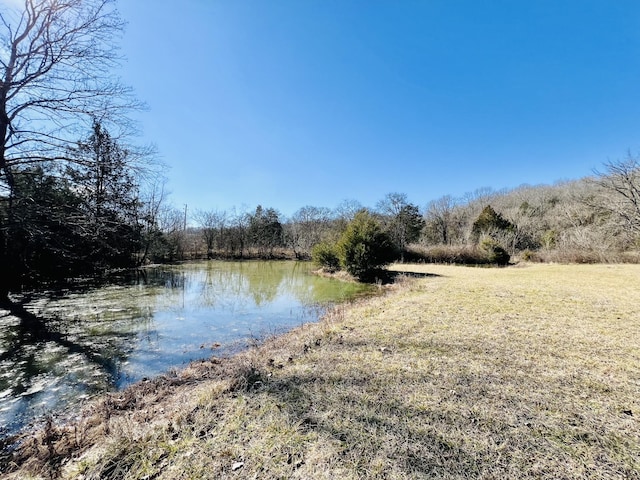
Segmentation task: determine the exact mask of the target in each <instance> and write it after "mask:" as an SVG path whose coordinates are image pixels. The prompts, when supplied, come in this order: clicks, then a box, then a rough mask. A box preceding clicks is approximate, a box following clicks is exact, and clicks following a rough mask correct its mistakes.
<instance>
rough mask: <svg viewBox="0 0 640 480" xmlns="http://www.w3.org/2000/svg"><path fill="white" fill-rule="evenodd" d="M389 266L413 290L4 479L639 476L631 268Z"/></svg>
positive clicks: (112, 414)
mask: <svg viewBox="0 0 640 480" xmlns="http://www.w3.org/2000/svg"><path fill="white" fill-rule="evenodd" d="M394 269H398V270H400V269H405V270H409V269H411V270H412V271H414V273H416V274H418V275H419V277H421V278H416V279H412V280H411V281H409V282H403V283H402V284H401V285H396V286H392V287H390V288H389V289H388V290H387V291H388V294H387V295H381V296H375V297H371V298H367V299H360V300H356V301H355V302H354V303H353V304H351V305H340V306H337V307H336V308H335V309H334V310H332V311H331V312H330V313H329V314H328V315H326V316H325V317H324V318H323V319H322V320H321V321H320V322H318V323H312V324H306V325H303V326H301V327H298V328H297V329H295V330H293V331H291V332H289V333H286V334H284V335H280V336H276V337H273V338H269V339H267V340H266V341H265V342H264V343H263V344H262V345H260V346H258V347H256V348H253V349H250V350H247V351H245V352H241V353H240V354H238V355H237V356H234V357H230V358H228V359H224V360H219V361H213V362H211V361H209V362H200V363H196V364H192V365H189V366H188V367H187V368H186V369H185V370H183V371H180V372H178V373H177V374H176V375H175V377H172V378H164V379H162V381H160V380H158V379H156V380H150V381H148V382H146V383H144V384H141V385H138V386H137V388H136V389H132V390H130V391H129V392H128V393H127V394H126V395H124V394H122V395H121V396H117V395H114V396H111V397H109V399H105V400H104V401H103V402H102V403H96V404H95V406H94V408H95V409H94V410H93V412H92V413H93V417H87V418H85V419H84V420H82V421H81V424H80V425H79V428H76V429H75V431H74V430H73V428H72V426H68V427H67V431H66V434H65V435H63V434H62V433H63V432H59V431H55V432H49V434H50V435H49V436H50V438H49V440H47V437H46V436H45V435H44V433H46V432H43V435H41V437H40V438H38V439H37V441H36V440H31V444H30V445H26V444H25V448H31V451H30V452H27V451H26V450H25V451H24V453H25V454H27V455H25V457H24V458H23V459H22V463H21V468H20V469H19V470H16V471H14V472H12V473H11V474H9V475H8V476H7V477H6V478H9V479H13V478H25V476H26V475H32V476H34V477H35V478H49V477H53V478H122V477H123V476H125V475H126V477H127V478H132V479H143V478H150V477H153V478H158V479H164V478H214V477H215V478H247V477H248V478H251V477H252V476H253V477H257V478H338V477H339V478H346V479H356V478H423V477H424V476H430V477H434V478H443V477H447V478H479V477H491V478H507V477H509V478H516V479H518V478H580V477H592V478H603V477H612V478H615V477H620V478H624V477H626V478H638V471H640V460H639V459H638V458H637V455H636V453H637V451H640V422H639V420H638V418H639V416H640V403H639V402H640V400H638V391H637V380H638V379H640V370H639V367H638V365H639V363H638V360H640V346H639V345H637V342H635V341H634V338H635V337H634V332H636V333H637V331H638V329H639V328H640V315H639V314H640V311H639V310H638V306H637V303H636V301H635V298H637V293H638V285H639V284H640V283H639V281H640V268H639V267H638V266H631V265H580V266H566V265H521V266H519V267H518V268H512V269H476V268H471V269H469V268H465V267H452V266H435V265H424V266H407V265H405V266H396V267H394ZM74 442H75V443H74ZM27 443H29V442H27ZM65 449H66V450H65Z"/></svg>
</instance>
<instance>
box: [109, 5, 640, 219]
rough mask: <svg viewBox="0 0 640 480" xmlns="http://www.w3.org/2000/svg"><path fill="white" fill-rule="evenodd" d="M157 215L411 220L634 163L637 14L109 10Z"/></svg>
mask: <svg viewBox="0 0 640 480" xmlns="http://www.w3.org/2000/svg"><path fill="white" fill-rule="evenodd" d="M119 10H120V12H121V14H122V16H123V17H124V19H125V20H127V21H128V27H127V31H126V34H125V37H124V39H123V41H122V53H123V54H124V55H125V56H126V57H127V58H128V61H127V63H126V64H125V65H124V66H123V70H122V72H121V76H122V78H123V80H124V82H125V83H128V84H129V85H131V86H132V87H133V88H134V90H135V91H136V94H137V96H138V97H139V98H140V99H141V100H143V101H145V102H146V103H147V104H148V106H149V109H148V111H146V112H144V113H141V114H140V115H137V118H138V120H139V121H140V126H141V128H142V130H143V132H144V136H143V137H142V139H141V140H143V141H145V142H152V143H154V144H155V145H156V146H157V149H158V152H159V154H160V156H161V158H162V160H163V161H164V162H165V163H166V164H167V166H168V169H167V177H168V179H169V183H168V189H169V190H170V191H171V192H172V194H171V197H170V201H171V202H172V203H174V204H176V206H183V205H184V204H188V205H189V209H190V210H194V209H203V210H213V209H218V210H227V209H230V208H231V207H232V206H238V207H240V206H241V205H242V204H244V205H246V206H248V207H249V208H250V209H253V208H255V206H256V205H257V204H262V205H263V206H266V207H274V208H276V209H278V210H279V211H280V212H282V213H283V214H284V215H290V214H292V213H293V212H294V211H295V210H297V209H298V208H300V207H302V206H305V205H314V206H325V207H330V208H333V207H335V206H336V205H337V204H339V203H340V202H341V201H342V200H344V199H355V200H358V201H360V202H361V203H362V204H363V205H365V206H373V205H375V203H376V202H377V201H378V200H380V199H382V198H383V197H384V195H385V194H387V193H389V192H400V193H405V194H407V196H408V199H409V200H410V201H411V202H413V203H415V204H417V205H419V206H420V207H423V206H424V205H426V204H427V203H428V202H429V201H430V200H433V199H436V198H438V197H441V196H443V195H453V196H462V195H463V194H464V193H465V192H470V191H473V190H475V189H477V188H480V187H492V188H494V189H501V188H512V187H516V186H518V185H520V184H525V183H526V184H540V183H553V182H555V181H558V180H565V179H576V178H581V177H584V176H587V175H590V174H591V173H592V170H593V169H594V168H599V167H601V166H602V163H603V162H605V161H607V160H613V159H618V158H622V157H624V156H625V155H626V153H627V151H629V150H630V151H631V152H633V153H640V151H639V149H640V115H639V114H640V2H638V1H637V0H633V1H625V0H616V1H611V0H601V1H590V0H579V1H570V0H566V1H562V0H553V1H546V0H535V1H530V0H529V1H517V0H509V1H506V0H504V1H502V0H492V1H487V2H480V1H477V0H457V1H456V0H422V1H411V0H403V1H391V0H388V1H382V0H369V1H355V0H353V1H349V0H269V1H266V0H261V1H249V0H182V1H180V2H176V1H174V0H153V1H151V0H120V2H119Z"/></svg>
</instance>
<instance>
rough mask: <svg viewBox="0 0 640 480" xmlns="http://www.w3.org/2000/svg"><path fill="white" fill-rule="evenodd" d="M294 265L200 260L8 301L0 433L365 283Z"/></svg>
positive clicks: (302, 313) (1, 354)
mask: <svg viewBox="0 0 640 480" xmlns="http://www.w3.org/2000/svg"><path fill="white" fill-rule="evenodd" d="M309 270H310V266H309V265H308V264H304V263H296V262H216V261H210V262H201V263H192V264H186V265H180V266H166V267H157V268H150V269H145V270H143V271H140V272H136V274H134V275H132V276H130V277H128V278H119V279H118V282H117V283H114V284H110V285H106V286H102V287H92V288H83V289H74V290H70V289H67V290H63V291H60V290H58V291H55V292H39V293H35V292H32V293H31V294H29V295H25V296H24V297H23V298H21V299H18V301H19V303H20V305H21V306H20V308H22V310H21V311H13V312H8V311H3V310H0V428H2V429H3V430H0V435H6V434H8V433H11V432H13V431H15V430H16V429H18V428H21V427H22V426H24V425H25V424H26V423H28V422H30V421H32V419H34V418H35V417H37V416H39V415H41V414H42V413H45V412H48V411H60V410H63V409H67V410H68V409H71V408H73V407H76V406H77V404H78V403H80V402H82V401H83V400H84V399H86V398H88V397H90V396H92V395H95V394H96V393H97V392H101V391H105V390H110V389H114V388H121V387H123V386H126V385H127V384H129V383H132V382H135V381H137V380H140V379H142V378H143V377H151V376H154V375H158V374H160V373H162V372H164V371H166V370H168V369H170V368H171V367H175V366H180V365H183V364H184V363H186V362H189V361H191V360H194V359H198V358H205V357H209V356H210V355H211V354H216V355H224V354H229V353H232V352H234V351H236V350H237V349H238V348H242V347H243V346H244V345H245V344H246V340H247V339H248V338H249V337H255V336H261V335H262V334H264V333H275V332H278V331H282V330H286V329H288V328H291V327H293V326H297V325H299V324H301V323H304V322H308V321H314V320H316V319H317V316H318V315H319V314H320V313H321V309H319V308H318V307H317V305H326V304H327V303H329V302H335V301H342V300H345V299H348V298H350V297H353V296H355V295H358V294H360V293H363V292H365V291H366V290H367V288H368V287H366V286H363V285H355V284H349V283H344V282H338V281H334V280H330V279H326V278H320V277H317V276H313V275H309Z"/></svg>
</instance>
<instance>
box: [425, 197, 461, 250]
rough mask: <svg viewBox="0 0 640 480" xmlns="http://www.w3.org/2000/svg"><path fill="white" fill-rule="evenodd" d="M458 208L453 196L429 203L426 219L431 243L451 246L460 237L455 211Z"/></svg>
mask: <svg viewBox="0 0 640 480" xmlns="http://www.w3.org/2000/svg"><path fill="white" fill-rule="evenodd" d="M457 206H458V202H457V201H456V200H455V199H454V198H453V197H452V196H451V195H445V196H443V197H440V198H438V199H436V200H432V201H431V202H429V204H428V205H427V211H426V213H425V219H426V223H427V230H428V234H429V235H428V236H429V237H430V238H429V240H430V241H432V242H435V243H442V244H443V245H450V244H451V243H452V241H453V238H454V237H456V236H458V237H459V236H460V232H459V231H458V230H460V228H459V225H458V222H457V220H458V219H457V218H456V210H455V209H456V207H457Z"/></svg>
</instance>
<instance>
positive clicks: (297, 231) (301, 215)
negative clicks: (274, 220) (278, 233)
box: [285, 205, 331, 258]
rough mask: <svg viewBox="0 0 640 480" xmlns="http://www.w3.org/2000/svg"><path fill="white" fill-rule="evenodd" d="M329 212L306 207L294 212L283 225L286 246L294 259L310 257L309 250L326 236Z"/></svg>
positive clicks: (329, 222) (329, 223) (323, 209)
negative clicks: (291, 250) (290, 250)
mask: <svg viewBox="0 0 640 480" xmlns="http://www.w3.org/2000/svg"><path fill="white" fill-rule="evenodd" d="M330 225H331V210H329V209H328V208H323V207H313V206H310V205H307V206H305V207H302V208H300V209H299V210H298V211H296V212H295V213H294V214H293V216H292V217H291V218H290V219H289V222H288V223H287V224H286V225H285V231H286V238H287V244H288V245H289V246H290V247H291V248H292V249H293V252H294V254H295V256H296V258H305V257H310V256H311V249H312V248H313V246H314V245H316V244H317V243H320V241H321V240H322V239H323V237H324V236H326V235H327V232H328V231H329V228H330Z"/></svg>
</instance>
